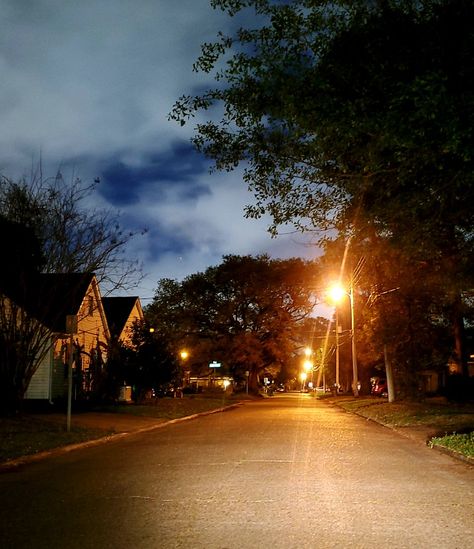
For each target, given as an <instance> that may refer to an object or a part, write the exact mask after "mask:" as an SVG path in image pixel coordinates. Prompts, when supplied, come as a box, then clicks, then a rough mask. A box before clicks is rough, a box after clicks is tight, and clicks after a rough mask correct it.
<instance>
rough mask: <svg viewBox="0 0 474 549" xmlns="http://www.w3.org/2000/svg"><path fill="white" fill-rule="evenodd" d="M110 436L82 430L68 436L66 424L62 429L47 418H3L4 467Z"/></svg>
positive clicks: (0, 446) (0, 453) (1, 458)
mask: <svg viewBox="0 0 474 549" xmlns="http://www.w3.org/2000/svg"><path fill="white" fill-rule="evenodd" d="M107 434H109V433H108V432H107V431H102V430H97V429H81V428H79V427H73V428H72V429H71V431H70V432H67V430H66V421H64V425H59V424H57V423H56V422H53V421H48V416H47V415H45V418H44V419H42V418H37V417H30V416H20V417H15V418H0V437H1V438H0V463H2V462H4V461H7V460H10V459H14V458H17V457H20V456H26V455H31V454H37V453H39V452H43V451H45V450H51V449H53V448H58V447H60V446H66V445H69V444H77V443H79V442H85V441H87V440H92V439H95V438H100V437H103V436H106V435H107Z"/></svg>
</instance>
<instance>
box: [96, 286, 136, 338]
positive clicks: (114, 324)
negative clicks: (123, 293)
mask: <svg viewBox="0 0 474 549" xmlns="http://www.w3.org/2000/svg"><path fill="white" fill-rule="evenodd" d="M138 300H139V297H138V296H130V297H103V298H102V305H103V307H104V311H105V316H106V318H107V324H108V325H109V329H110V333H111V335H112V336H115V337H119V336H120V334H121V333H122V331H123V329H124V328H125V325H126V323H127V320H128V319H129V318H130V315H131V313H132V311H133V308H134V307H135V305H136V303H137V301H138Z"/></svg>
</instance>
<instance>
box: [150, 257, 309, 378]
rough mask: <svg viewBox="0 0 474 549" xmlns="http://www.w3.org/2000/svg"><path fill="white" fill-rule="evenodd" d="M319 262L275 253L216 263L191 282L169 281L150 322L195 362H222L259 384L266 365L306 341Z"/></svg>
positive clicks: (160, 289) (276, 362)
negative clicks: (280, 257)
mask: <svg viewBox="0 0 474 549" xmlns="http://www.w3.org/2000/svg"><path fill="white" fill-rule="evenodd" d="M316 277H317V268H316V265H315V264H314V263H311V262H305V261H302V260H299V259H289V260H272V259H270V258H268V257H267V256H258V257H252V256H244V257H241V256H225V257H224V259H223V262H222V263H221V264H220V265H218V266H216V267H209V268H208V269H207V270H206V271H205V272H203V273H196V274H193V275H190V276H188V277H187V278H186V279H184V280H183V282H181V283H178V282H176V281H171V280H162V281H161V282H160V284H159V286H158V289H157V291H156V294H155V297H154V301H153V303H151V304H150V305H149V306H148V307H147V309H146V311H145V314H146V317H147V321H148V322H149V323H150V325H152V326H155V327H156V328H155V329H156V330H157V331H158V332H159V333H164V334H165V335H166V337H167V339H168V340H172V341H174V343H175V349H176V354H177V353H178V351H179V349H180V348H182V347H186V349H187V350H188V351H189V353H190V359H189V360H190V362H191V363H192V364H195V366H196V369H197V370H199V366H202V367H204V368H207V365H208V364H209V362H210V360H211V359H217V360H222V362H223V363H224V364H225V365H226V366H227V367H228V368H229V369H230V371H231V372H232V373H233V374H234V375H235V376H236V377H237V378H239V377H243V373H244V372H245V371H247V370H248V371H250V372H251V383H253V384H256V381H257V376H258V374H260V373H261V372H262V371H264V370H265V369H269V368H276V369H279V368H280V367H281V366H282V364H284V362H285V361H286V360H288V359H289V357H290V356H291V354H292V353H293V352H294V351H295V349H296V348H297V347H298V346H303V345H304V342H303V343H302V342H300V341H299V332H300V329H301V324H302V322H303V321H304V319H306V318H307V317H308V315H309V314H310V313H311V312H312V310H313V307H314V292H313V290H312V288H314V280H316Z"/></svg>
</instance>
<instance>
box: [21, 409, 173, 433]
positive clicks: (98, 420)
mask: <svg viewBox="0 0 474 549" xmlns="http://www.w3.org/2000/svg"><path fill="white" fill-rule="evenodd" d="M32 417H38V418H40V419H44V418H45V416H44V415H32ZM47 419H48V421H51V422H54V423H58V424H64V425H65V424H66V416H65V415H64V414H48V416H47ZM166 422H168V420H167V419H163V418H154V417H144V416H134V415H131V414H114V413H106V412H83V413H80V414H72V416H71V426H76V427H84V428H87V429H101V430H103V431H106V432H108V433H110V432H112V433H113V434H125V433H133V432H139V431H143V430H146V429H153V428H155V427H157V426H158V425H160V424H162V423H166Z"/></svg>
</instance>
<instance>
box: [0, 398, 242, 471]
mask: <svg viewBox="0 0 474 549" xmlns="http://www.w3.org/2000/svg"><path fill="white" fill-rule="evenodd" d="M233 402H235V400H233V401H232V400H230V399H227V398H225V397H223V396H221V395H219V396H209V397H202V396H198V395H196V396H188V397H185V398H159V399H156V400H155V401H153V402H149V403H147V404H144V405H135V404H123V405H111V406H100V407H94V408H91V409H90V410H88V411H91V412H105V413H116V414H127V415H134V416H144V417H153V418H163V419H176V418H180V417H186V416H190V415H193V414H197V413H201V412H207V411H210V410H215V409H218V408H222V407H223V406H226V405H228V404H232V403H233ZM109 434H112V432H111V431H104V430H98V429H89V428H84V427H82V428H81V427H78V426H77V425H75V422H74V421H73V422H72V427H71V431H70V432H68V431H67V429H66V415H65V412H64V422H58V420H57V417H55V418H53V416H52V415H51V414H48V413H43V414H35V415H34V416H33V415H31V414H27V415H23V416H19V417H15V418H0V463H2V462H5V461H8V460H11V459H15V458H18V457H21V456H26V455H31V454H37V453H39V452H43V451H45V450H51V449H53V448H58V447H61V446H66V445H69V444H77V443H80V442H85V441H88V440H94V439H97V438H101V437H104V436H106V435H109Z"/></svg>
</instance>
